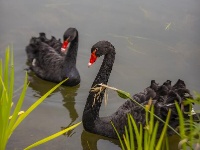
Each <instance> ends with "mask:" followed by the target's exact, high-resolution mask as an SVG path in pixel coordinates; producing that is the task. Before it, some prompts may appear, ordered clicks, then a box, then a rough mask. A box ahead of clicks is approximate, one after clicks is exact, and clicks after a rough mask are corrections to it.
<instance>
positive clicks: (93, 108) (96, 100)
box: [82, 41, 192, 138]
mask: <svg viewBox="0 0 200 150" xmlns="http://www.w3.org/2000/svg"><path fill="white" fill-rule="evenodd" d="M102 55H104V60H103V63H102V65H101V67H100V70H99V72H98V74H97V76H96V78H95V80H94V82H93V84H92V88H93V87H94V86H95V87H98V86H99V85H98V84H101V83H102V84H107V82H108V79H109V76H110V73H111V71H112V67H113V63H114V60H115V48H114V46H113V45H112V44H111V43H110V42H108V41H99V42H97V43H96V44H94V45H93V47H92V48H91V58H90V62H89V63H88V66H91V65H92V64H93V63H94V62H95V61H96V59H97V58H98V57H100V56H102ZM104 92H105V89H104V90H102V91H101V92H99V91H95V90H93V91H92V90H91V91H90V92H89V95H88V98H87V101H86V105H85V108H84V112H83V116H82V122H83V127H84V129H85V130H86V131H88V132H91V133H95V134H99V135H102V136H106V137H110V138H117V135H116V132H115V131H114V128H113V126H112V125H111V121H112V123H113V124H114V126H115V128H116V129H117V131H118V132H119V134H120V136H122V135H123V133H124V132H125V131H124V128H125V126H127V114H128V113H130V114H131V115H132V116H133V118H134V119H135V121H136V122H137V123H138V125H139V123H141V124H142V125H143V126H144V125H145V124H146V122H145V120H146V119H145V110H144V109H143V108H142V107H141V106H139V105H137V104H136V103H134V102H133V101H131V100H127V101H126V102H125V103H124V104H123V105H122V106H120V107H119V108H118V109H117V110H116V112H115V113H114V114H112V115H110V116H107V117H99V111H100V107H101V104H102V100H103V97H104ZM191 97H192V96H191V94H190V91H189V90H188V89H187V88H186V85H185V83H184V81H182V80H180V79H179V80H178V81H177V83H176V84H174V85H173V86H172V85H171V81H170V80H167V81H166V82H164V83H163V84H162V85H159V84H157V83H156V82H155V80H152V81H151V84H150V86H149V87H147V88H145V89H144V91H143V92H140V93H137V94H135V95H133V99H135V100H136V101H137V102H139V103H140V104H142V105H143V106H144V105H146V104H148V101H149V99H150V98H151V99H152V102H153V104H154V108H155V114H156V115H157V116H158V117H160V118H161V119H163V120H166V116H167V113H168V111H169V109H171V110H172V112H171V117H170V121H169V124H170V125H171V126H172V127H173V128H176V127H177V126H178V125H179V120H178V114H177V111H176V107H175V104H174V102H175V101H178V104H179V105H180V106H182V105H183V101H184V100H185V99H186V98H191ZM182 110H183V111H186V112H188V111H189V105H186V106H183V109H182ZM185 117H188V115H186V116H185ZM162 127H163V124H162V123H160V124H159V129H158V130H159V131H161V130H162ZM158 133H160V132H158ZM168 133H169V134H171V133H172V131H171V130H170V131H168Z"/></svg>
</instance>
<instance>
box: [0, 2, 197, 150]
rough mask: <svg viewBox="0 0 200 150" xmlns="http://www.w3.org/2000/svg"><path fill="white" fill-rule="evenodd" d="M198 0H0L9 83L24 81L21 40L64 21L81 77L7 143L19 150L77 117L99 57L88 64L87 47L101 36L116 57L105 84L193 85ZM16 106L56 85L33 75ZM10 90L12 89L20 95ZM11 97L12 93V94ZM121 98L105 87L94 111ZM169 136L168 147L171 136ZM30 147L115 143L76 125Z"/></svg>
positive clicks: (0, 36) (105, 110)
mask: <svg viewBox="0 0 200 150" xmlns="http://www.w3.org/2000/svg"><path fill="white" fill-rule="evenodd" d="M199 6H200V1H199V0H168V1H165V0H151V1H149V0H140V1H136V0H126V1H122V0H110V1H106V0H103V1H97V0H85V1H81V0H76V1H73V0H68V1H64V0H56V1H55V0H49V1H47V0H44V1H40V0H34V1H33V0H19V1H14V0H1V1H0V49H1V51H0V56H1V58H2V57H4V49H5V47H6V46H7V45H8V44H12V45H13V46H14V54H15V73H16V79H15V87H16V89H17V88H19V87H21V85H23V80H24V76H25V71H24V69H25V68H26V67H27V65H26V53H25V46H26V45H27V44H28V42H29V39H30V38H31V36H38V33H39V32H45V33H46V34H47V36H48V37H49V38H50V37H51V35H54V36H56V37H57V38H58V37H62V35H63V32H64V31H65V30H66V29H67V28H68V27H76V28H77V29H78V31H79V36H80V42H79V43H80V44H79V52H78V57H77V68H78V69H79V72H80V75H81V79H82V82H81V84H80V86H79V87H74V88H68V87H63V86H62V87H60V88H59V89H57V90H56V91H55V92H54V93H53V94H52V95H51V96H49V97H48V98H47V99H46V101H45V102H44V103H43V104H42V105H40V106H39V107H38V108H37V109H36V110H35V111H34V112H33V113H32V114H31V115H30V116H29V117H28V118H27V119H26V120H25V121H24V122H23V123H22V124H21V125H20V126H19V127H18V128H17V130H16V131H15V132H14V134H13V135H12V137H11V139H10V141H9V143H8V146H7V149H8V150H14V149H15V150H21V149H23V148H25V147H26V146H28V145H30V144H32V143H34V142H36V141H37V140H39V139H41V138H43V137H46V136H48V135H50V134H53V133H55V132H57V131H59V130H61V128H62V127H67V126H69V125H71V124H73V123H77V122H79V121H81V118H82V112H83V108H84V105H85V102H86V98H87V95H88V91H89V88H90V86H91V84H92V82H93V80H94V78H95V76H96V73H97V71H98V69H99V66H100V64H101V62H102V58H101V59H99V60H98V61H97V62H96V64H95V65H94V66H93V67H91V68H90V69H88V67H87V63H88V60H89V57H90V48H91V46H92V45H93V44H94V43H96V42H97V41H99V40H108V41H110V42H112V43H113V45H114V46H115V48H116V52H117V54H116V61H115V64H114V68H113V71H112V74H111V76H110V80H109V85H112V86H115V87H117V88H121V89H123V90H126V91H128V92H130V93H136V92H139V91H141V90H143V89H144V88H145V87H147V86H148V85H149V84H150V80H152V79H155V80H156V81H158V82H160V83H162V82H163V81H165V80H167V79H170V80H172V81H173V82H175V81H176V80H177V79H179V78H180V79H183V80H184V81H185V82H186V84H187V86H188V88H189V89H191V91H200V80H199V75H200V61H199V57H200V43H199V40H200V31H199V26H200V17H199V14H200V9H199ZM29 80H30V81H31V84H30V87H29V88H28V91H27V96H26V99H25V104H24V106H23V109H24V110H26V108H27V107H28V106H30V105H31V104H32V103H33V102H34V101H36V100H37V99H38V98H39V97H40V96H41V95H43V94H44V93H45V92H46V91H48V90H49V89H50V88H51V87H53V86H54V85H55V84H53V83H50V82H46V81H43V80H41V79H39V78H37V77H35V76H34V75H33V74H32V75H31V76H30V77H29ZM19 94H20V92H17V93H16V95H19ZM16 99H17V97H16ZM123 102H124V100H122V99H119V98H117V96H116V95H115V93H113V92H111V91H110V92H109V100H108V104H107V105H102V108H101V113H100V114H101V115H102V116H106V115H110V114H111V113H113V112H114V111H115V110H116V109H117V108H118V107H119V106H120V105H121V104H122V103H123ZM174 141H178V140H174V139H173V140H171V141H170V142H171V144H170V145H173V149H176V148H177V147H176V142H174ZM35 149H37V150H45V149H46V150H61V149H67V150H72V149H73V150H79V149H80V150H81V149H84V150H87V149H92V150H97V149H98V150H103V149H113V150H117V149H120V146H119V142H118V141H117V140H113V139H108V138H105V137H101V136H98V135H94V134H90V133H87V132H85V131H84V130H83V127H82V125H80V126H79V127H78V128H76V129H74V130H73V131H71V132H69V133H68V134H66V135H65V136H61V137H59V138H57V139H55V140H53V141H51V142H48V143H46V144H44V145H41V146H40V147H37V148H35Z"/></svg>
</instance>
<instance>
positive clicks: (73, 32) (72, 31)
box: [61, 28, 78, 53]
mask: <svg viewBox="0 0 200 150" xmlns="http://www.w3.org/2000/svg"><path fill="white" fill-rule="evenodd" d="M77 36H78V31H77V29H76V28H68V29H67V30H66V31H65V33H64V35H63V44H62V47H61V51H62V52H63V53H66V52H67V50H68V48H69V47H70V43H71V42H72V41H73V40H74V39H75V38H76V37H77Z"/></svg>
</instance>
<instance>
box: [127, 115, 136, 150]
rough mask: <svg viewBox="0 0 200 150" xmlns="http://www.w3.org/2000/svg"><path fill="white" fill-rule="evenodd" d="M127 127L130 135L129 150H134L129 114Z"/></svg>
mask: <svg viewBox="0 0 200 150" xmlns="http://www.w3.org/2000/svg"><path fill="white" fill-rule="evenodd" d="M128 127H129V134H130V147H131V150H135V141H134V135H133V134H134V133H133V126H132V124H131V120H130V114H128Z"/></svg>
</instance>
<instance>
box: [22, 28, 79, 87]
mask: <svg viewBox="0 0 200 150" xmlns="http://www.w3.org/2000/svg"><path fill="white" fill-rule="evenodd" d="M66 51H67V52H66ZM77 52H78V31H77V30H76V29H75V28H68V29H67V30H66V31H65V33H64V35H63V44H62V43H61V42H60V40H57V39H56V38H55V37H52V38H51V39H50V40H48V39H47V38H46V36H45V33H40V36H39V37H38V38H36V37H33V38H31V40H30V43H29V45H28V46H27V47H26V53H27V57H28V63H29V64H30V69H31V70H32V71H33V72H34V73H35V74H36V75H37V76H38V77H40V78H42V79H44V80H48V81H51V82H55V83H58V82H61V81H62V80H64V79H66V78H69V79H68V80H67V81H66V82H65V83H63V85H66V86H75V85H78V84H79V83H80V75H79V72H78V70H77V68H76V57H77Z"/></svg>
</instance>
